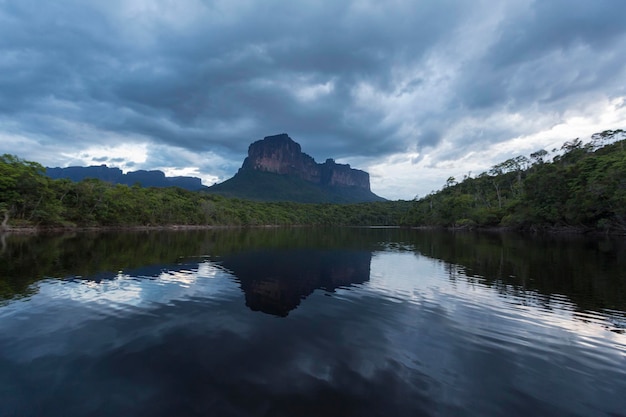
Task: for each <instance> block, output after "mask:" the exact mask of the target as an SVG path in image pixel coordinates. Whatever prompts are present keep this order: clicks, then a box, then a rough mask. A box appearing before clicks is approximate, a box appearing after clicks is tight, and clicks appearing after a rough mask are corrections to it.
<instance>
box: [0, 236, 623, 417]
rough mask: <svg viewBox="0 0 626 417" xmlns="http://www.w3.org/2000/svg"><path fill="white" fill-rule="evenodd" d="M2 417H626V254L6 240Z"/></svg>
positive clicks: (498, 245) (563, 247)
mask: <svg viewBox="0 0 626 417" xmlns="http://www.w3.org/2000/svg"><path fill="white" fill-rule="evenodd" d="M4 242H5V243H4V246H3V249H2V252H0V416H39V415H45V416H64V417H67V416H83V415H93V416H117V415H134V416H171V415H177V416H205V415H220V416H291V415H298V416H319V415H324V416H383V415H384V416H387V415H393V416H441V415H464V416H484V415H489V416H510V415H541V416H595V415H597V416H620V415H624V410H626V398H625V397H624V395H623V393H624V392H626V334H624V330H625V329H626V325H625V324H626V293H625V290H626V276H625V274H624V271H625V270H626V251H625V245H624V242H623V241H621V240H619V239H617V240H615V239H604V238H602V239H586V238H567V239H565V238H555V237H548V238H536V237H535V238H532V239H529V238H525V237H521V236H516V235H505V234H503V235H500V234H473V233H441V232H423V231H409V230H387V229H336V230H327V229H267V230H263V229H262V230H212V231H186V232H156V233H153V232H150V233H108V234H89V233H84V234H82V233H79V234H71V235H53V236H43V235H41V236H31V237H27V236H17V235H11V236H5V239H4Z"/></svg>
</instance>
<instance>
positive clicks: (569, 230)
mask: <svg viewBox="0 0 626 417" xmlns="http://www.w3.org/2000/svg"><path fill="white" fill-rule="evenodd" d="M317 226H321V227H324V226H323V225H302V224H292V225H276V224H265V225H185V224H173V225H158V226H5V227H2V228H0V235H7V234H22V235H36V234H40V233H42V234H48V233H50V234H54V233H75V232H78V233H86V232H116V231H119V232H143V231H146V232H149V231H186V230H219V229H222V230H223V229H245V228H252V229H272V228H286V227H317ZM336 227H359V228H360V227H364V228H393V229H406V230H431V231H432V230H446V231H450V232H487V233H508V232H513V233H523V234H529V235H578V236H598V237H599V236H626V231H617V230H614V231H601V230H595V229H589V228H583V227H571V226H563V227H554V226H543V227H539V226H537V227H530V228H528V227H526V228H518V227H511V226H491V227H478V226H473V227H467V226H461V227H454V226H452V227H443V226H398V225H385V226H378V225H377V226H351V225H344V226H336Z"/></svg>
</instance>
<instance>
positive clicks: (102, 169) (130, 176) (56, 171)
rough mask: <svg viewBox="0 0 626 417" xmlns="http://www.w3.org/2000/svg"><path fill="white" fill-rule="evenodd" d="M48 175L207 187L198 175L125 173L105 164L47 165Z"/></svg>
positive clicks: (147, 185) (169, 185)
mask: <svg viewBox="0 0 626 417" xmlns="http://www.w3.org/2000/svg"><path fill="white" fill-rule="evenodd" d="M46 175H47V176H48V177H50V178H52V179H63V178H65V179H69V180H71V181H74V182H79V181H82V180H84V179H87V178H95V179H99V180H102V181H107V182H110V183H113V184H125V185H134V184H140V185H141V186H142V187H180V188H183V189H185V190H190V191H199V190H203V189H206V188H207V187H206V186H205V185H202V180H201V179H200V178H197V177H187V176H175V177H167V176H166V175H165V173H164V172H163V171H159V170H151V171H146V170H137V171H129V172H127V173H125V174H124V173H123V172H122V170H121V169H119V168H115V167H108V166H106V165H104V164H103V165H91V166H88V167H80V166H72V167H66V168H60V167H55V168H49V167H46Z"/></svg>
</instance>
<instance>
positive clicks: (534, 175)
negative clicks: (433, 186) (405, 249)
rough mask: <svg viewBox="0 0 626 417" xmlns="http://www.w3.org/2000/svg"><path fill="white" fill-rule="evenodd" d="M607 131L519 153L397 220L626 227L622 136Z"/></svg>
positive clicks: (531, 226) (537, 226) (625, 157)
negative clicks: (553, 154) (583, 138)
mask: <svg viewBox="0 0 626 417" xmlns="http://www.w3.org/2000/svg"><path fill="white" fill-rule="evenodd" d="M625 133H626V132H624V131H623V130H621V129H620V130H606V131H604V132H601V133H596V134H594V135H592V136H591V140H590V141H588V142H586V143H583V141H582V140H580V139H578V138H577V139H574V140H571V141H567V142H565V143H564V144H563V146H562V147H561V149H560V150H556V149H555V150H553V151H552V152H553V153H555V156H554V157H553V158H552V161H548V160H547V157H548V156H549V155H550V153H549V152H548V151H546V150H543V149H541V150H538V151H536V152H533V153H531V154H530V157H529V158H527V157H525V156H518V157H515V158H511V159H508V160H506V161H504V162H502V163H500V164H497V165H495V166H493V167H492V168H491V169H490V170H489V171H487V172H484V173H482V174H480V175H478V176H476V177H473V178H472V177H470V176H466V177H465V178H463V180H462V181H461V182H457V181H456V180H455V178H453V177H450V178H448V180H447V182H446V185H445V186H444V188H443V189H442V190H440V191H438V192H435V193H431V194H429V195H427V196H425V197H423V198H421V199H419V200H416V201H415V203H414V205H413V206H412V208H411V210H410V213H409V214H408V215H407V216H406V217H404V218H403V223H406V224H411V225H438V226H447V227H474V226H482V227H485V226H488V227H493V226H508V227H514V228H520V229H528V230H538V229H544V230H545V229H559V230H566V229H572V230H577V231H591V230H602V231H612V232H618V233H624V232H626V149H624V144H625V142H626V140H624V138H625V136H626V135H625Z"/></svg>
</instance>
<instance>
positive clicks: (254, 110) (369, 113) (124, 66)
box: [0, 0, 626, 166]
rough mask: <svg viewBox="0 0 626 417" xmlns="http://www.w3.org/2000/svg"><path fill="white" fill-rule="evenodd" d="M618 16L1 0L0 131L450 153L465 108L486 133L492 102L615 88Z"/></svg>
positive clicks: (566, 7)
mask: <svg viewBox="0 0 626 417" xmlns="http://www.w3.org/2000/svg"><path fill="white" fill-rule="evenodd" d="M625 14H626V4H625V3H624V2H623V1H621V0H599V1H594V2H586V3H584V4H583V3H575V4H572V3H571V2H566V1H564V0H558V1H553V2H533V1H530V0H529V1H519V2H510V3H502V4H494V3H490V2H485V3H481V2H477V3H472V4H469V3H467V2H460V1H457V0H446V1H443V2H422V3H419V4H416V3H414V2H409V1H397V2H394V3H393V4H384V5H383V4H378V3H375V2H339V3H333V4H324V5H321V4H319V3H317V2H309V1H304V2H298V3H297V4H296V3H294V4H291V3H288V4H285V3H283V2H273V1H270V2H262V3H246V2H237V1H233V2H229V3H219V2H212V1H205V2H200V1H191V0H190V1H183V2H180V3H176V4H173V3H167V2H158V1H157V2H153V3H143V2H138V1H133V2H115V1H113V2H104V1H94V2H89V3H84V2H79V1H74V0H62V1H57V2H54V3H49V2H47V3H41V2H36V1H32V0H24V1H20V2H2V3H0V53H1V56H2V58H1V59H0V91H1V93H0V122H2V124H3V129H2V131H1V132H0V133H3V134H11V135H22V136H26V137H28V138H32V140H34V141H36V142H38V143H44V144H45V143H48V144H52V143H55V142H56V143H59V147H63V148H67V149H69V148H71V147H74V148H84V147H86V146H102V145H104V144H107V145H114V144H122V143H145V142H150V143H153V144H159V145H162V146H169V147H178V148H183V149H186V150H189V151H190V152H194V153H202V152H213V153H219V154H220V155H223V158H225V159H231V158H232V159H233V162H232V163H230V164H229V165H233V166H234V165H239V164H240V162H241V159H242V157H243V156H244V155H245V152H246V149H247V147H248V145H249V144H250V143H251V142H252V141H254V140H257V139H260V138H262V137H263V136H266V135H272V134H276V133H280V132H287V133H289V134H290V135H291V136H292V137H293V138H294V139H295V140H297V141H298V142H300V143H301V144H302V146H303V149H304V150H305V151H306V152H308V153H310V154H311V155H312V156H314V157H315V158H317V159H323V158H326V157H334V158H355V159H356V158H369V160H374V159H376V158H380V157H385V156H388V155H391V154H394V153H401V152H405V151H406V150H407V149H413V148H414V147H416V146H417V148H418V149H435V148H436V147H438V146H439V145H441V144H442V143H443V141H444V139H445V140H447V141H448V142H450V141H460V144H461V146H458V147H457V149H458V150H459V152H461V151H463V150H465V149H466V145H467V146H470V145H471V144H466V143H465V142H464V139H463V138H467V137H470V136H475V135H476V133H475V132H474V133H472V132H470V133H469V134H460V133H459V132H460V131H461V130H462V129H461V128H460V127H459V126H458V123H459V121H460V120H462V119H464V118H468V117H469V118H472V119H474V120H475V123H474V129H478V130H480V131H481V132H483V133H485V136H486V137H487V138H486V139H485V141H486V142H489V141H492V142H491V143H493V142H499V141H504V140H508V139H510V138H513V137H517V136H519V135H520V134H525V133H528V132H527V131H526V130H525V129H524V128H521V129H520V128H519V127H518V126H510V127H509V128H508V129H506V131H504V132H503V133H502V135H501V136H497V137H492V138H491V139H490V138H488V136H489V132H490V129H491V128H490V126H489V125H488V122H487V119H488V118H489V116H490V115H492V114H494V113H496V112H499V111H506V112H511V113H524V114H526V113H527V112H528V111H529V109H530V113H528V117H529V118H534V117H535V116H534V115H533V112H539V113H543V114H545V113H547V112H553V113H554V114H556V115H561V114H563V113H564V112H566V111H568V110H569V109H571V108H572V106H576V105H578V104H579V103H581V102H585V101H589V100H591V99H602V98H606V99H612V98H619V97H623V96H624V95H626V82H625V80H626V74H625V72H624V67H625V66H624V61H625V60H626V59H625V58H624V57H623V56H622V55H623V54H620V52H619V51H621V50H624V47H626V35H625V31H626V29H625V28H626V26H625V25H623V24H622V22H621V20H622V17H621V16H623V15H625ZM9 122H10V123H9ZM481 122H482V123H483V125H482V126H481ZM552 123H554V121H552ZM4 126H7V127H6V128H5V127H4ZM616 127H620V126H608V128H616ZM534 128H537V127H536V126H535V127H534ZM543 128H546V125H544V126H543ZM498 129H499V128H498ZM480 145H481V146H482V145H483V144H482V143H481V144H480ZM3 150H4V149H3ZM17 151H18V150H15V152H17ZM24 156H25V157H28V155H24ZM235 161H236V162H235ZM44 162H45V161H44ZM146 163H147V164H150V163H151V162H150V161H147V162H146Z"/></svg>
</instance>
